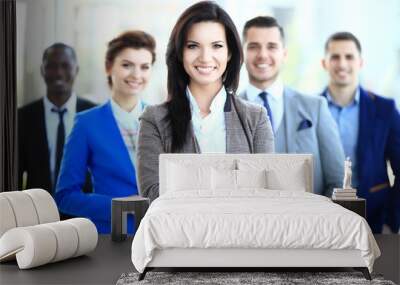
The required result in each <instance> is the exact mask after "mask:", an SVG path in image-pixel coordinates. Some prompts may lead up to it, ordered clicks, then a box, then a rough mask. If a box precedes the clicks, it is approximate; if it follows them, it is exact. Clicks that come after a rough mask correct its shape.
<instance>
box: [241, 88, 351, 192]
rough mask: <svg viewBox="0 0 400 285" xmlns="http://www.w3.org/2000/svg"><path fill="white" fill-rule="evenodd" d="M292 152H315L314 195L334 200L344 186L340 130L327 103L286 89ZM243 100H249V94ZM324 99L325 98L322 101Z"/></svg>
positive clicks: (287, 131) (287, 136)
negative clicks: (335, 193) (334, 194)
mask: <svg viewBox="0 0 400 285" xmlns="http://www.w3.org/2000/svg"><path fill="white" fill-rule="evenodd" d="M283 96H284V98H283V102H284V103H283V104H284V116H285V120H286V140H287V148H288V153H311V154H312V155H313V158H314V193H317V194H322V195H325V196H328V197H330V196H331V195H332V191H333V188H334V187H342V183H343V175H344V172H343V164H344V159H345V157H344V151H343V147H342V144H341V141H340V136H339V131H338V129H337V126H336V123H335V121H334V119H333V118H332V115H331V113H330V111H329V108H328V104H327V102H326V100H321V96H306V95H302V94H300V93H298V92H296V91H294V90H292V89H290V88H287V87H285V90H284V95H283ZM240 97H242V98H244V99H247V96H246V94H245V92H242V93H241V94H240ZM322 99H324V98H322Z"/></svg>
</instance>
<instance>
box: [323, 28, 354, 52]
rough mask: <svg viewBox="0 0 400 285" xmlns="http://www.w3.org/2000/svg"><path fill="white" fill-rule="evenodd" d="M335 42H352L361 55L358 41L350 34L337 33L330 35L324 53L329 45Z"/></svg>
mask: <svg viewBox="0 0 400 285" xmlns="http://www.w3.org/2000/svg"><path fill="white" fill-rule="evenodd" d="M335 41H352V42H353V43H354V44H355V45H356V47H357V50H358V51H359V52H360V53H361V44H360V41H359V40H358V39H357V37H356V36H355V35H353V34H352V33H350V32H337V33H334V34H333V35H331V36H330V37H329V38H328V40H327V41H326V43H325V52H327V51H328V48H329V44H330V43H331V42H335Z"/></svg>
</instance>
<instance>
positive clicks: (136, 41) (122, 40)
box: [105, 31, 156, 87]
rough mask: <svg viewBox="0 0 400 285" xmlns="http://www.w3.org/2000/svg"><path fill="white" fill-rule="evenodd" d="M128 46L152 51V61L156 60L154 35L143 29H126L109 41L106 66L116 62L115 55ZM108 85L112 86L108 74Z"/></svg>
mask: <svg viewBox="0 0 400 285" xmlns="http://www.w3.org/2000/svg"><path fill="white" fill-rule="evenodd" d="M126 48H134V49H140V48H144V49H146V50H148V51H149V52H150V53H151V56H152V62H151V63H154V62H155V60H156V52H155V49H156V41H155V40H154V38H153V36H151V35H150V34H148V33H146V32H143V31H126V32H123V33H122V34H120V35H119V36H118V37H116V38H114V39H112V40H111V41H110V42H109V43H108V47H107V52H106V62H105V64H106V68H109V67H111V66H112V64H113V63H114V59H115V57H116V56H117V55H118V54H119V53H120V52H121V51H122V50H124V49H126ZM107 81H108V85H109V86H110V87H112V79H111V76H107Z"/></svg>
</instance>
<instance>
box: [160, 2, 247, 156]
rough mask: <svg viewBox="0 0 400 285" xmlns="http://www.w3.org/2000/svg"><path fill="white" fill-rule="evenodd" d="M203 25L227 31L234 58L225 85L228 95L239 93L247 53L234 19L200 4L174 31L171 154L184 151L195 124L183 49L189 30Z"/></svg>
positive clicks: (170, 47) (169, 58)
mask: <svg viewBox="0 0 400 285" xmlns="http://www.w3.org/2000/svg"><path fill="white" fill-rule="evenodd" d="M200 22H216V23H220V24H222V25H223V26H224V28H225V34H226V39H227V42H228V50H229V52H230V54H231V58H230V60H229V61H228V64H227V67H226V70H225V72H224V75H223V84H224V86H225V88H226V89H227V91H228V92H233V93H234V92H236V90H237V88H238V84H239V73H240V67H241V65H242V62H243V52H242V47H241V43H240V37H239V34H238V32H237V30H236V27H235V24H234V23H233V21H232V19H231V18H230V16H229V15H228V13H226V12H225V10H223V9H222V8H221V7H220V6H218V5H217V4H216V3H214V2H211V1H203V2H199V3H196V4H194V5H192V6H190V7H189V8H188V9H186V10H185V11H184V12H183V14H182V15H181V16H180V17H179V19H178V21H177V22H176V24H175V27H174V28H173V30H172V33H171V36H170V38H169V42H168V48H167V54H166V59H167V67H168V84H167V85H168V102H167V106H168V117H167V119H168V120H169V121H170V126H171V130H172V147H171V151H172V152H176V151H178V150H179V149H181V148H182V147H183V145H184V143H185V141H186V138H187V132H188V128H189V123H190V120H191V112H190V102H189V99H188V98H187V96H186V86H187V85H189V80H190V78H189V76H188V74H187V73H186V71H185V69H184V67H183V47H184V44H185V40H186V36H187V33H188V31H189V29H190V28H191V27H192V26H193V24H196V23H200Z"/></svg>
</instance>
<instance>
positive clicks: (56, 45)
mask: <svg viewBox="0 0 400 285" xmlns="http://www.w3.org/2000/svg"><path fill="white" fill-rule="evenodd" d="M52 49H65V50H69V51H70V53H71V56H72V59H73V60H74V61H75V63H77V57H76V53H75V50H74V48H73V47H71V46H69V45H67V44H64V43H54V44H52V45H51V46H49V47H47V48H46V49H45V50H44V52H43V56H42V62H44V61H45V60H46V59H47V56H48V55H49V53H50V51H51V50H52Z"/></svg>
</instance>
